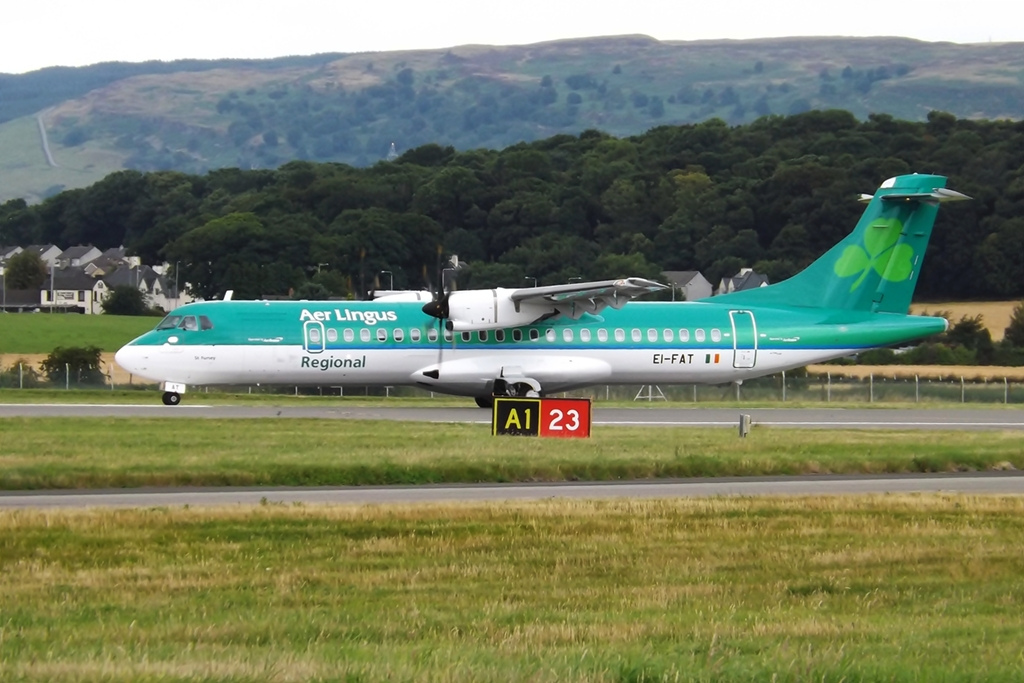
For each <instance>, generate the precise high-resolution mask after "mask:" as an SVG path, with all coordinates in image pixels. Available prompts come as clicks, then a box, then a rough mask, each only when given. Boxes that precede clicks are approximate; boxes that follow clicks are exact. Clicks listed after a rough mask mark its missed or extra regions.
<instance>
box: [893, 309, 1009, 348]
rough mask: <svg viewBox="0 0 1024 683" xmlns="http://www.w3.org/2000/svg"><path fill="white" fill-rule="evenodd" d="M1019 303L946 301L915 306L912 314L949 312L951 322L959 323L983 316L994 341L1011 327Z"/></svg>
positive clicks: (1000, 337) (911, 310) (983, 320)
mask: <svg viewBox="0 0 1024 683" xmlns="http://www.w3.org/2000/svg"><path fill="white" fill-rule="evenodd" d="M1019 303H1020V302H1019V301H944V302H939V303H930V304H913V305H912V306H911V307H910V312H911V313H913V314H914V315H934V314H936V313H939V312H940V311H942V312H949V314H950V322H953V323H955V322H957V321H959V320H960V318H962V317H964V316H967V317H969V318H973V317H974V316H976V315H979V314H980V315H981V316H982V322H983V323H984V324H985V327H986V328H987V329H988V331H989V334H991V335H992V341H999V340H1001V339H1002V338H1003V332H1004V331H1005V330H1006V328H1007V327H1008V326H1009V325H1010V316H1011V315H1013V309H1014V308H1015V307H1016V306H1017V305H1018V304H1019Z"/></svg>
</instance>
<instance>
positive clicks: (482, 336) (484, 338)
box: [477, 330, 487, 342]
mask: <svg viewBox="0 0 1024 683" xmlns="http://www.w3.org/2000/svg"><path fill="white" fill-rule="evenodd" d="M477 337H479V338H480V341H482V342H485V341H487V330H480V331H479V332H477Z"/></svg>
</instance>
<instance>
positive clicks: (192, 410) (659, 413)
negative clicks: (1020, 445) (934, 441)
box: [0, 403, 1024, 430]
mask: <svg viewBox="0 0 1024 683" xmlns="http://www.w3.org/2000/svg"><path fill="white" fill-rule="evenodd" d="M740 413H747V414H749V415H750V416H751V421H752V422H753V424H754V425H770V426H775V427H792V428H812V429H958V430H983V429H988V430H992V429H1012V430H1024V410H1020V409H1002V408H996V409H987V408H976V409H956V408H942V409H934V410H896V409H889V408H877V409H871V408H867V409H865V408H850V409H847V408H805V409H797V408H749V409H746V408H654V407H651V408H646V407H645V408H601V407H597V408H595V409H594V425H595V426H601V425H620V426H648V427H730V428H735V427H737V425H738V422H739V416H740ZM44 416H49V417H132V418H139V417H166V418H192V419H195V418H222V419H223V418H248V419H253V418H268V417H281V418H312V419H319V420H331V419H334V420H396V421H413V422H459V423H476V424H490V413H489V412H488V411H486V410H481V409H479V408H391V407H378V406H374V407H356V406H352V407H349V406H337V407H335V406H315V407H314V406H299V407H293V406H220V405H217V406H211V405H201V404H199V403H192V404H182V405H179V406H175V407H168V406H164V405H160V404H155V403H154V404H142V405H106V404H77V405H76V404H22V405H14V404H3V405H0V418H4V417H44Z"/></svg>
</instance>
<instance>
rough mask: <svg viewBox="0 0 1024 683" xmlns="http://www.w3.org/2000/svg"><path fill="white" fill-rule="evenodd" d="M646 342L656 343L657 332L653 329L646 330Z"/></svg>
mask: <svg viewBox="0 0 1024 683" xmlns="http://www.w3.org/2000/svg"><path fill="white" fill-rule="evenodd" d="M647 341H649V342H656V341H658V331H657V330H656V329H654V328H653V327H652V328H651V329H649V330H647Z"/></svg>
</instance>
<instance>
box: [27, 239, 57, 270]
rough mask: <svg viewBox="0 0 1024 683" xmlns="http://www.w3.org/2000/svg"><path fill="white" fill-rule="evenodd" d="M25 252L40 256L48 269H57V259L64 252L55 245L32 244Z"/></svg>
mask: <svg viewBox="0 0 1024 683" xmlns="http://www.w3.org/2000/svg"><path fill="white" fill-rule="evenodd" d="M23 251H34V252H35V253H37V254H39V258H41V259H42V260H43V263H45V264H46V267H47V268H56V267H57V259H58V258H59V257H60V255H61V254H62V253H64V250H63V249H61V248H60V247H58V246H56V245H54V244H30V245H28V246H27V247H25V249H24V250H23Z"/></svg>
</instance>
